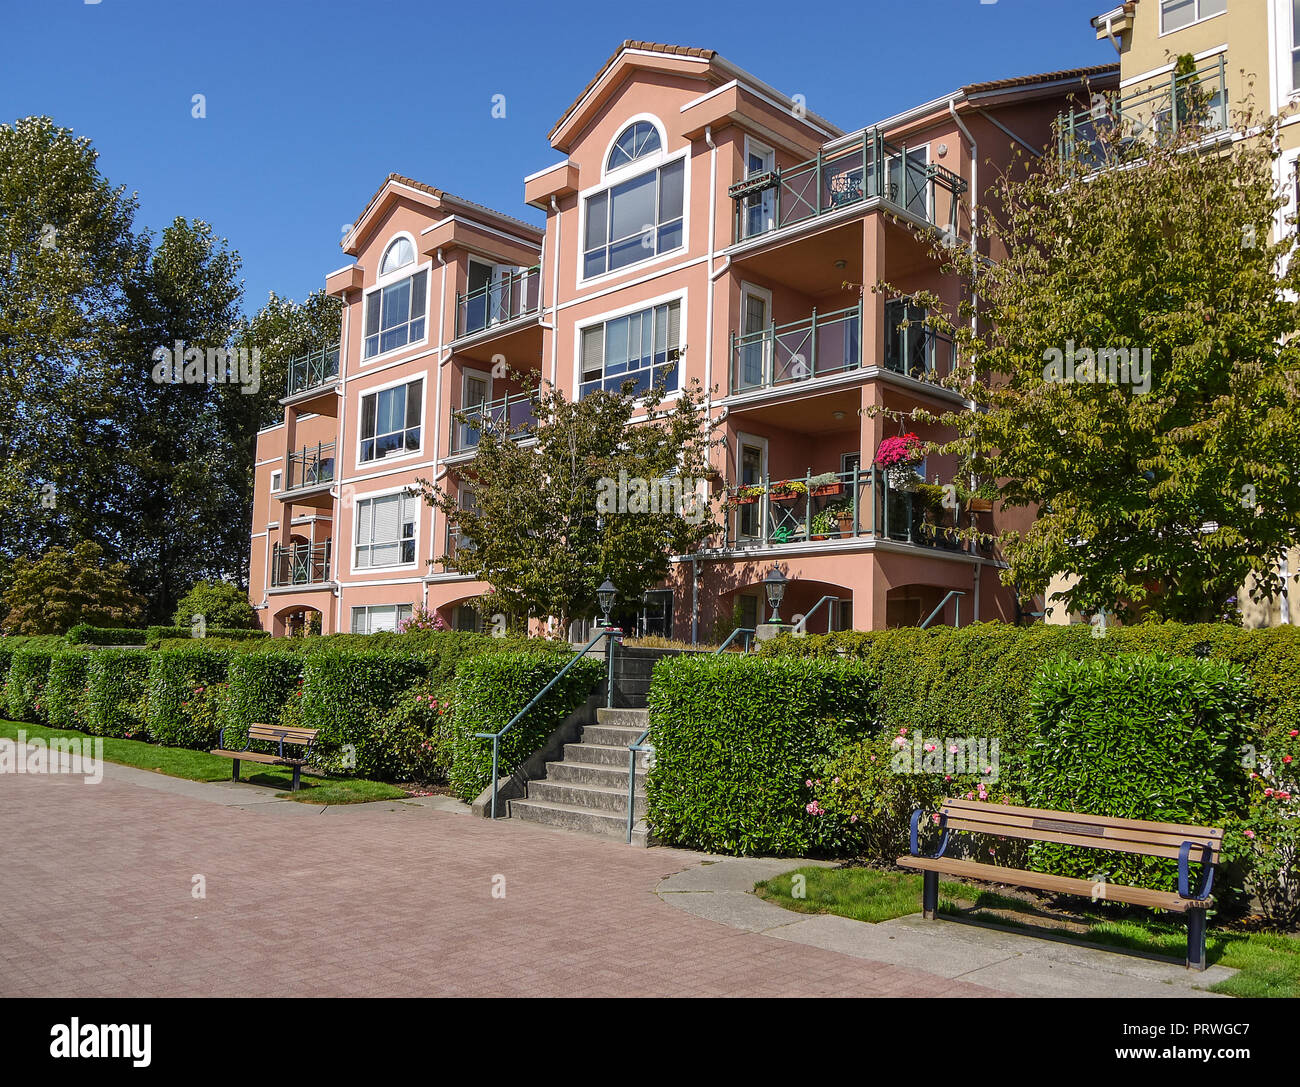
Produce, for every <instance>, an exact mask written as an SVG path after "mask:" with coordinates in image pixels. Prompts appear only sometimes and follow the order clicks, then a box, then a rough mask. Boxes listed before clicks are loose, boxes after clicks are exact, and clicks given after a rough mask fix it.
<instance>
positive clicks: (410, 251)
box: [379, 238, 415, 276]
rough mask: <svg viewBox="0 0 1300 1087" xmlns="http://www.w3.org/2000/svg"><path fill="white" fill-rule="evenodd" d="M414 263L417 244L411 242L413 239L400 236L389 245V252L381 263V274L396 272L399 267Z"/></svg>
mask: <svg viewBox="0 0 1300 1087" xmlns="http://www.w3.org/2000/svg"><path fill="white" fill-rule="evenodd" d="M414 263H415V246H413V245H412V244H411V239H410V238H398V239H397V241H395V242H393V244H392V245H390V246H389V247H388V252H386V253H385V254H384V259H383V260H382V261H381V262H380V264H379V274H380V275H381V276H386V275H388V273H389V272H395V271H397V269H399V268H404V267H406V265H408V264H414Z"/></svg>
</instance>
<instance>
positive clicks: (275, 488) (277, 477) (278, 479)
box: [271, 468, 284, 494]
mask: <svg viewBox="0 0 1300 1087" xmlns="http://www.w3.org/2000/svg"><path fill="white" fill-rule="evenodd" d="M283 483H284V471H283V469H280V468H276V469H274V470H273V471H272V472H271V493H272V494H279V493H280V490H281V487H282V484H283Z"/></svg>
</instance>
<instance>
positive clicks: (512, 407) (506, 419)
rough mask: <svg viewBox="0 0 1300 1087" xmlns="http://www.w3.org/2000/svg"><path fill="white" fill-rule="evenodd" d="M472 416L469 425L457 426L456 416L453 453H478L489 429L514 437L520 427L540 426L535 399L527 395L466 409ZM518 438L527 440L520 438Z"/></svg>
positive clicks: (453, 419)
mask: <svg viewBox="0 0 1300 1087" xmlns="http://www.w3.org/2000/svg"><path fill="white" fill-rule="evenodd" d="M464 410H465V411H466V412H468V413H469V416H470V420H471V421H468V422H463V423H462V422H458V421H457V419H456V417H455V415H453V416H452V419H451V451H452V452H453V453H464V452H467V451H468V450H471V449H477V448H478V443H479V439H480V438H481V437H482V434H483V431H484V430H487V429H489V428H491V429H493V430H498V431H506V432H508V433H511V434H515V432H516V431H518V430H519V428H520V427H523V426H528V425H530V424H533V423H536V422H537V417H536V415H534V414H533V402H532V397H531V396H529V394H528V393H514V394H513V395H511V394H507V395H505V396H503V397H501V398H500V399H499V400H492V401H489V402H487V403H484V404H477V405H475V406H474V407H472V408H467V409H464ZM516 436H517V437H520V438H523V437H526V436H527V435H526V434H518V435H516Z"/></svg>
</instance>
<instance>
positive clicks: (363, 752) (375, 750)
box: [356, 686, 452, 783]
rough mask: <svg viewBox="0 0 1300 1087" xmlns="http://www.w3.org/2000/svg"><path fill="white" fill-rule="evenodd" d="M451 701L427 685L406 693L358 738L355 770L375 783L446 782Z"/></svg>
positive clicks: (448, 765) (450, 732)
mask: <svg viewBox="0 0 1300 1087" xmlns="http://www.w3.org/2000/svg"><path fill="white" fill-rule="evenodd" d="M451 722H452V710H451V700H450V698H449V697H447V695H446V694H445V693H444V694H442V695H440V694H439V693H438V692H436V691H434V690H432V689H430V688H428V687H424V686H422V687H417V688H415V689H413V690H410V691H406V692H404V693H403V694H402V695H401V696H400V697H399V698H398V700H397V702H396V703H395V704H394V705H393V707H392V708H391V709H390V710H389V711H388V712H387V713H385V714H384V715H383V716H382V717H380V718H379V720H377V721H376V722H375V723H374V725H373V726H372V727H371V728H370V729H369V731H367V732H366V734H365V735H364V736H363V737H362V738H361V743H360V744H359V745H358V748H357V767H356V772H357V773H358V774H359V775H360V776H362V777H366V778H371V779H374V780H377V781H418V782H436V783H440V782H445V781H446V780H447V773H448V770H449V769H450V767H451V751H452V747H451V739H452V729H451Z"/></svg>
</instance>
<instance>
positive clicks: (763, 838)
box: [646, 655, 879, 855]
mask: <svg viewBox="0 0 1300 1087" xmlns="http://www.w3.org/2000/svg"><path fill="white" fill-rule="evenodd" d="M649 705H650V722H651V730H650V740H651V742H652V743H653V744H654V749H655V750H654V762H653V766H652V768H651V770H650V774H649V777H648V780H647V789H646V791H647V796H648V801H649V821H650V823H651V825H652V826H653V828H654V831H655V833H656V835H657V836H658V837H659V838H661V839H662V840H663V841H664V842H665V843H667V844H671V845H680V846H687V847H690V848H694V849H705V850H709V851H713V852H720V853H733V854H742V855H750V854H772V853H787V854H788V853H793V854H803V853H807V852H809V851H812V850H833V849H836V848H837V847H838V846H842V845H843V843H841V842H838V841H836V840H835V838H834V829H833V828H834V824H832V823H829V822H826V821H824V820H822V819H821V818H820V817H819V816H818V815H817V814H816V807H815V805H814V804H813V801H814V793H813V790H814V789H815V788H816V779H817V778H818V777H820V776H821V775H822V770H823V767H824V766H825V765H826V763H827V762H828V761H829V760H830V759H831V758H832V757H834V756H835V755H836V754H837V753H838V752H839V751H840V750H841V749H842V748H843V747H844V746H845V745H846V744H847V743H848V742H850V741H852V740H853V739H855V738H857V737H860V736H863V735H866V734H869V733H871V732H875V731H877V730H878V727H879V726H878V720H877V714H878V707H877V694H876V687H875V678H874V675H873V673H872V671H871V669H870V668H869V667H868V666H866V665H864V664H862V663H861V662H857V661H844V660H798V659H780V658H777V659H771V658H756V657H743V656H738V655H731V656H727V655H724V656H718V657H713V656H698V655H690V656H682V657H676V658H669V659H666V660H664V661H661V662H660V663H659V664H658V665H657V666H656V667H655V670H654V678H653V679H652V681H651V686H650V695H649ZM809 782H811V783H812V784H811V785H810V784H808V783H809Z"/></svg>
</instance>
